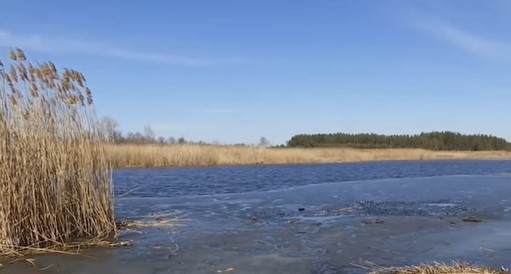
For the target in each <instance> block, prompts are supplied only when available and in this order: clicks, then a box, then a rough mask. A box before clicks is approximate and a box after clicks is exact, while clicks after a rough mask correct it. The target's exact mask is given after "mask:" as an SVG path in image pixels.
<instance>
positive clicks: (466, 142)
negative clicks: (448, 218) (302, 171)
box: [287, 131, 511, 151]
mask: <svg viewBox="0 0 511 274" xmlns="http://www.w3.org/2000/svg"><path fill="white" fill-rule="evenodd" d="M287 146H288V147H353V148H423V149H430V150H465V151H481V150H511V143H508V142H507V141H506V140H505V139H503V138H499V137H495V136H491V135H483V134H478V135H464V134H460V133H456V132H449V131H445V132H429V133H421V134H417V135H380V134H346V133H333V134H312V135H307V134H300V135H295V136H293V137H292V138H291V140H289V141H288V143H287Z"/></svg>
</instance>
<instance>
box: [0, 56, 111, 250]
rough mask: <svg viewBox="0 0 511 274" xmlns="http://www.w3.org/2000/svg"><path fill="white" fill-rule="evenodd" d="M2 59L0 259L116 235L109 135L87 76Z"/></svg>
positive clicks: (12, 58)
mask: <svg viewBox="0 0 511 274" xmlns="http://www.w3.org/2000/svg"><path fill="white" fill-rule="evenodd" d="M9 59H10V62H9V63H2V62H1V60H0V193H1V195H0V254H7V255H10V254H17V252H19V251H21V250H31V251H40V250H49V249H52V248H57V249H60V248H62V247H66V246H69V244H70V242H71V241H79V243H78V244H81V243H85V242H86V243H87V244H91V243H93V242H95V241H96V242H100V241H101V240H102V239H105V238H106V237H108V236H110V235H111V234H112V233H113V232H115V229H116V227H115V220H114V212H113V200H112V189H111V184H112V182H111V171H112V170H111V166H110V164H109V159H108V158H107V154H106V150H105V149H106V148H105V145H106V142H107V139H106V134H105V133H104V130H103V127H102V126H101V125H100V124H99V122H98V121H97V118H96V115H95V112H94V108H93V100H92V94H91V91H90V90H89V88H88V87H87V86H86V82H85V78H84V76H83V75H82V74H81V73H80V72H77V71H75V70H72V69H63V70H61V71H58V70H57V68H56V66H55V65H54V64H53V63H51V62H43V63H38V64H32V63H30V62H28V61H27V60H26V57H25V54H24V52H23V51H22V50H20V49H15V50H12V51H11V52H10V56H9Z"/></svg>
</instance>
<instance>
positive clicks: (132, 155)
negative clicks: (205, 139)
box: [108, 144, 511, 167]
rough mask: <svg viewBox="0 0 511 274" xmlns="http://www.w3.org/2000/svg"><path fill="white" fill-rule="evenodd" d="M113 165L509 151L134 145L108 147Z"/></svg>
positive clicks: (504, 154) (471, 155)
mask: <svg viewBox="0 0 511 274" xmlns="http://www.w3.org/2000/svg"><path fill="white" fill-rule="evenodd" d="M108 151H109V154H110V157H111V160H112V163H113V165H114V167H166V166H212V165H256V164H294V163H329V162H362V161H381V160H435V159H511V152H510V151H480V152H468V151H429V150H424V149H351V148H258V147H244V146H213V145H192V144H182V145H181V144H179V145H177V144H176V145H134V144H118V145H111V146H110V147H109V148H108Z"/></svg>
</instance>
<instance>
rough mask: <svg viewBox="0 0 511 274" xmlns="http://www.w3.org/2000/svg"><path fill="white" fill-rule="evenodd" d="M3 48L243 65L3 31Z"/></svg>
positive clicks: (0, 40)
mask: <svg viewBox="0 0 511 274" xmlns="http://www.w3.org/2000/svg"><path fill="white" fill-rule="evenodd" d="M0 46H3V47H20V48H23V49H26V50H33V51H38V52H43V53H49V54H69V55H88V56H96V57H108V58H117V59H123V60H131V61H140V62H150V63H162V64H169V65H184V66H205V65H217V64H225V63H233V62H238V61H242V60H239V59H238V60H236V59H230V60H225V59H224V60H207V59H200V58H193V57H186V56H180V55H173V54H167V53H155V52H147V51H137V50H130V49H126V48H121V47H117V46H113V45H109V44H106V43H101V42H94V41H87V40H83V39H81V40H80V39H70V38H68V37H62V36H43V35H37V34H31V35H18V34H14V33H12V32H9V31H6V30H3V29H0Z"/></svg>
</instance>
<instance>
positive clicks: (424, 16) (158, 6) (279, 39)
mask: <svg viewBox="0 0 511 274" xmlns="http://www.w3.org/2000/svg"><path fill="white" fill-rule="evenodd" d="M510 15H511V0H495V1H472V0H451V1H447V0H445V1H444V0H424V1H419V0H416V1H415V0H414V1H412V0H401V1H398V0H387V1H377V0H372V1H370V0H362V1H361V0H351V1H350V0H344V1H341V0H338V1H334V0H317V1H302V0H290V1H284V0H282V1H276V0H259V1H235V0H231V1H228V0H218V1H207V0H204V1H195V0H187V1H171V0H168V1H138V0H108V1H99V0H88V1H64V0H55V1H39V0H24V1H15V0H3V1H2V9H1V10H0V50H1V53H0V59H4V60H5V58H6V57H7V52H8V49H9V48H12V47H20V48H22V49H23V50H24V51H25V53H26V54H27V56H28V58H29V59H30V60H31V61H47V60H51V61H53V62H54V63H55V64H57V65H58V66H61V67H71V68H73V69H76V70H78V71H80V72H82V73H83V74H84V75H85V76H86V78H87V82H88V85H89V87H90V88H91V90H92V92H93V96H94V100H95V108H96V112H97V115H98V116H99V117H100V118H101V117H107V116H108V117H111V118H113V119H115V120H117V121H118V123H119V125H120V127H119V128H120V130H121V131H123V132H124V133H126V132H128V131H132V132H134V131H140V132H143V130H144V126H146V125H149V126H151V128H152V129H153V131H154V132H155V134H156V135H158V136H164V137H171V136H172V137H175V138H179V137H184V138H185V139H187V140H193V141H206V142H218V143H222V144H233V143H246V144H255V143H257V142H259V139H260V138H261V137H263V136H264V137H265V138H266V139H268V140H269V141H270V142H271V143H272V144H275V145H278V144H285V142H286V141H287V140H289V139H290V138H291V137H292V136H293V135H295V134H314V133H335V132H345V133H378V134H417V133H421V132H427V131H447V130H448V131H456V132H460V133H465V134H480V133H481V134H491V135H496V136H499V137H503V138H506V139H507V140H509V141H511V111H509V109H510V108H511V32H510V31H509V29H510V27H511V16H510Z"/></svg>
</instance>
